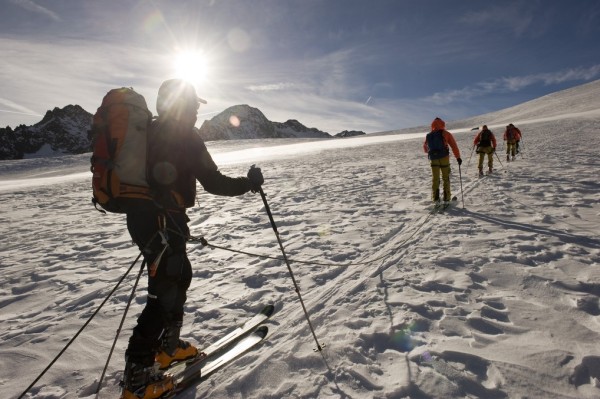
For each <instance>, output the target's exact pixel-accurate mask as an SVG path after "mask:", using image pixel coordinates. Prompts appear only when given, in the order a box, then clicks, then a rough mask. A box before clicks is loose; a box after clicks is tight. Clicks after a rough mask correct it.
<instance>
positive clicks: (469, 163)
mask: <svg viewBox="0 0 600 399" xmlns="http://www.w3.org/2000/svg"><path fill="white" fill-rule="evenodd" d="M474 150H475V146H473V147H472V148H471V155H469V160H468V161H467V169H469V165H471V157H472V156H473V151H474ZM458 166H459V168H458V169H459V171H460V165H458Z"/></svg>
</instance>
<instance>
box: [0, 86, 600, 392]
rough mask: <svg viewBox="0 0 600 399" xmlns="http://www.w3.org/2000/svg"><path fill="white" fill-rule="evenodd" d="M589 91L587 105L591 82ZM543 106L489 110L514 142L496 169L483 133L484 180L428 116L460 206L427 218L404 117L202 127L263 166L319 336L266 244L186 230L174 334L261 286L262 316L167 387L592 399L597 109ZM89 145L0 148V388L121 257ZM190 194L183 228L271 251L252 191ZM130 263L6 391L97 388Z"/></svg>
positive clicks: (242, 161) (595, 379)
mask: <svg viewBox="0 0 600 399" xmlns="http://www.w3.org/2000/svg"><path fill="white" fill-rule="evenodd" d="M586 90H589V87H587V86H586ZM574 92H575V93H576V92H577V91H574ZM567 97H569V96H567ZM590 98H592V99H595V100H594V101H596V107H595V109H596V110H600V93H597V95H596V96H591V97H590ZM551 104H552V107H548V106H546V107H544V108H535V109H543V111H544V113H539V114H537V113H532V114H531V115H532V116H531V118H529V119H520V120H519V123H517V120H516V119H514V118H512V117H511V115H510V114H505V115H506V119H504V120H496V121H495V123H497V125H496V126H494V125H492V126H490V127H491V128H492V130H493V131H494V132H495V134H496V136H497V137H499V138H500V140H499V142H500V143H501V142H502V140H501V136H502V129H501V127H502V126H503V125H504V124H506V123H508V122H513V123H516V124H517V126H521V127H522V131H523V136H524V139H523V146H522V149H523V151H522V153H521V154H520V155H519V156H518V158H517V160H516V161H515V162H510V163H507V162H506V158H505V157H504V154H503V152H502V150H503V146H502V144H499V151H498V152H499V155H500V156H501V157H500V160H501V161H502V164H500V162H498V159H496V164H495V165H496V167H497V173H496V174H493V175H491V176H487V177H485V178H482V179H479V178H477V177H476V170H477V169H476V168H477V166H476V163H477V160H476V156H475V155H473V154H472V152H471V146H472V139H473V136H474V134H475V132H471V131H469V129H466V128H465V129H463V130H462V133H461V132H457V131H456V130H453V129H452V124H450V125H449V126H448V128H449V130H450V131H453V132H455V133H457V134H456V139H457V141H458V144H459V146H460V148H461V150H462V158H463V160H464V163H463V166H462V168H461V169H460V170H459V169H458V168H457V167H456V163H455V162H454V161H452V184H453V193H454V194H457V195H458V197H459V201H458V204H457V205H456V206H453V207H451V208H450V209H449V210H447V211H446V212H445V213H444V214H434V215H432V214H430V212H429V210H430V203H429V195H430V193H429V191H430V182H431V177H430V168H429V166H428V161H427V158H426V155H425V154H423V153H422V140H423V132H418V131H416V132H413V133H417V134H416V135H410V134H396V135H387V136H373V137H369V136H366V137H365V136H362V137H358V138H348V139H343V140H319V141H307V140H300V141H298V140H290V141H287V140H285V141H274V140H264V141H262V140H261V141H256V140H254V141H251V142H249V141H242V142H237V143H233V142H227V143H208V145H209V149H210V150H211V152H212V153H213V155H214V158H215V159H216V161H217V163H218V164H219V165H220V166H221V170H222V171H223V172H224V173H226V174H228V175H233V176H235V175H244V174H245V173H246V171H247V169H248V167H249V166H250V165H251V164H252V163H257V165H258V166H260V167H261V168H262V170H263V173H264V175H265V177H266V182H265V185H264V190H265V192H266V193H267V196H268V197H267V198H268V201H269V204H270V207H271V210H272V211H273V216H274V218H275V221H276V222H277V225H278V230H279V233H280V235H281V238H282V240H283V243H284V245H285V249H286V253H287V255H288V257H289V258H290V260H291V262H290V264H291V267H292V269H293V271H294V274H295V277H296V280H297V281H298V284H299V286H300V292H301V294H302V296H303V299H304V302H305V304H306V306H307V310H308V312H309V314H310V318H311V322H312V324H313V326H314V327H315V332H316V335H317V337H318V339H319V342H322V343H324V344H325V345H326V346H325V348H324V350H323V351H322V352H320V353H319V352H315V351H313V349H314V348H315V347H316V344H315V341H314V339H313V337H312V335H311V333H310V331H309V329H308V323H307V322H306V319H305V317H304V314H303V312H302V309H301V306H300V303H299V300H298V297H297V295H296V293H295V291H294V287H293V284H292V281H291V278H290V275H289V273H288V270H287V267H286V266H285V264H284V263H283V262H282V261H281V260H278V259H265V258H262V257H258V256H249V255H244V254H239V253H234V252H230V251H227V250H224V249H209V248H204V247H202V245H200V244H197V243H191V244H190V245H189V256H190V259H191V261H192V263H193V265H194V279H193V282H192V286H191V288H190V290H189V292H188V295H189V297H188V302H187V304H186V313H187V316H186V319H185V326H184V328H183V334H184V336H185V338H186V339H189V340H192V341H195V342H196V343H198V345H200V346H202V345H205V344H208V343H210V342H213V341H215V340H217V339H218V338H219V337H221V336H222V335H224V334H225V333H227V332H229V331H230V330H231V329H233V328H234V326H235V325H237V324H238V323H241V322H243V321H244V320H245V318H246V317H247V316H248V315H249V314H250V313H252V312H255V311H257V310H259V309H260V308H261V307H262V305H263V304H265V303H268V302H273V303H275V305H276V313H275V314H274V316H273V317H272V319H271V320H270V321H269V322H268V323H267V325H268V327H269V330H270V333H269V336H268V338H267V340H266V342H265V343H264V344H263V345H262V346H260V347H259V348H258V349H257V350H255V351H253V352H251V353H249V354H247V355H246V356H244V357H243V358H240V359H238V360H237V361H235V363H233V364H231V365H230V366H228V367H227V368H225V369H223V370H221V371H220V372H218V373H216V374H215V375H213V376H212V377H211V378H210V379H209V380H208V381H207V382H206V383H203V384H200V385H198V386H196V387H195V388H191V389H189V390H188V391H186V392H185V393H184V394H183V395H182V397H183V398H317V397H318V398H467V397H468V398H524V397H528V398H599V397H600V383H599V380H600V345H599V342H600V340H599V338H600V307H599V303H598V300H599V297H600V268H599V263H600V238H599V237H598V236H599V233H600V227H599V224H598V221H599V216H600V181H599V179H598V170H599V167H600V158H598V132H599V131H600V112H597V111H594V110H593V107H590V104H589V103H588V104H586V107H588V108H587V109H585V110H583V111H585V113H584V114H581V113H579V112H582V111H581V110H579V109H578V108H577V105H576V103H575V104H573V103H569V102H568V101H566V102H560V101H555V100H553V102H552V103H551ZM565 104H568V105H567V106H565ZM537 106H539V104H538V105H537ZM524 108H527V104H525V105H523V106H522V107H521V108H519V112H520V115H525V114H527V109H524ZM578 113H579V114H578ZM485 122H486V121H485V120H482V123H485ZM457 126H458V124H457ZM465 126H469V125H463V126H462V127H465ZM470 127H472V126H470ZM415 137H416V138H415ZM261 143H264V147H260V144H261ZM280 143H286V144H283V145H278V144H280ZM88 159H89V154H84V155H80V156H64V157H59V158H51V159H41V158H38V159H27V160H21V161H6V162H0V222H1V229H2V234H1V235H0V254H1V256H0V268H1V270H2V284H1V285H0V322H1V323H2V329H1V330H0V387H1V391H2V397H7V398H15V397H18V396H19V395H20V394H21V393H22V392H23V391H24V390H25V388H26V387H27V386H28V385H29V384H30V383H31V382H32V381H33V380H34V379H35V378H36V377H37V376H38V375H39V374H40V373H41V372H42V370H43V369H44V368H45V367H46V366H47V365H48V364H49V363H50V361H51V360H52V359H54V357H55V356H56V355H57V354H58V353H59V352H60V351H61V349H63V348H64V347H65V345H66V344H67V342H68V341H69V340H70V339H71V338H72V337H73V335H74V334H75V333H76V332H77V331H78V330H79V329H80V328H81V326H82V325H83V324H84V323H85V322H86V321H87V320H88V319H89V317H90V316H91V315H92V313H93V312H94V311H95V310H96V309H97V308H98V306H99V305H100V304H101V303H102V301H103V300H104V299H105V298H106V296H107V295H108V293H109V292H110V290H111V289H112V288H113V287H114V286H115V284H116V283H117V281H118V280H119V279H120V278H121V277H122V276H123V274H124V273H125V272H126V270H127V268H128V267H129V265H130V264H131V262H132V261H133V260H134V259H135V257H136V256H137V255H138V251H137V249H136V248H135V247H134V246H133V245H132V243H131V241H130V238H129V235H128V233H127V231H126V228H125V223H124V219H123V217H122V216H120V215H106V216H103V215H101V214H100V213H98V212H97V211H96V210H95V209H94V208H93V207H92V205H91V203H90V197H91V190H90V178H91V174H90V172H89V171H88ZM459 172H460V173H459ZM460 177H462V189H463V190H462V193H461V184H460V180H459V179H460ZM461 194H464V195H461ZM463 200H464V207H463ZM198 203H199V205H198V206H197V207H195V208H193V209H191V210H190V211H189V216H190V218H191V222H190V228H191V231H192V234H193V235H194V236H196V237H199V236H204V237H205V238H206V239H207V240H208V242H209V243H210V244H213V245H216V246H222V247H227V248H231V249H233V250H242V251H246V252H251V253H254V254H261V255H267V256H270V257H280V256H281V252H280V251H279V247H278V245H277V241H276V238H275V235H274V232H273V230H272V229H271V226H270V224H269V220H268V218H267V215H266V212H265V208H264V206H263V204H262V201H261V199H260V197H259V196H258V195H252V194H247V195H245V196H242V197H237V198H227V197H217V196H212V195H210V194H208V193H205V192H201V193H199V195H198ZM138 269H139V267H138V266H134V268H133V270H132V272H131V274H130V275H129V276H127V278H126V279H125V283H124V285H123V286H122V287H120V288H119V289H118V290H117V292H116V293H115V294H114V295H113V296H112V297H111V298H110V299H109V300H108V302H107V303H106V305H105V306H104V308H102V309H101V310H100V312H99V313H98V314H97V316H96V317H95V318H94V319H93V320H92V322H91V323H90V324H89V326H88V327H87V328H86V329H85V330H84V331H83V332H82V333H81V335H80V336H79V337H78V338H77V339H76V340H75V342H74V343H73V345H72V346H71V347H69V348H68V349H67V350H66V351H65V353H64V354H63V355H62V356H61V357H60V359H59V360H58V361H57V362H56V363H55V364H54V366H53V367H51V368H50V370H49V371H48V372H47V373H46V374H45V375H44V376H43V377H42V378H41V380H40V381H39V382H38V383H37V384H36V385H35V386H34V387H33V388H32V389H31V390H30V391H29V393H27V394H26V396H25V397H28V398H93V397H95V394H94V391H95V388H96V385H97V381H98V379H99V377H100V374H101V372H102V368H103V366H104V363H105V361H106V358H107V356H108V353H109V350H110V347H111V345H112V341H113V338H114V336H115V333H116V331H117V328H118V325H119V321H120V318H121V316H122V314H123V311H124V307H125V304H126V301H127V298H128V296H129V294H130V290H131V289H132V286H133V281H134V280H135V277H136V274H137V271H138ZM144 293H145V281H144V279H142V282H141V286H140V287H139V288H138V295H137V296H136V298H135V300H134V302H133V305H132V308H131V310H130V313H129V316H128V318H127V321H126V323H125V326H124V328H123V331H122V332H121V336H120V338H119V340H118V342H117V346H116V349H115V353H114V355H113V358H112V360H111V362H110V365H109V368H108V372H107V376H106V378H105V380H104V383H103V386H102V390H101V391H100V395H99V397H100V398H115V397H118V391H119V390H118V387H117V386H116V384H117V383H118V381H119V379H120V377H121V373H122V368H123V362H124V359H123V352H124V349H125V347H126V344H127V339H128V337H129V334H130V331H131V328H132V326H133V323H134V321H135V318H136V315H137V314H139V312H140V311H141V309H142V306H143V303H144V301H145V294H144Z"/></svg>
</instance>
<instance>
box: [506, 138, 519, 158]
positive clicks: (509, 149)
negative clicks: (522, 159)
mask: <svg viewBox="0 0 600 399" xmlns="http://www.w3.org/2000/svg"><path fill="white" fill-rule="evenodd" d="M509 154H510V155H512V156H513V157H514V156H515V155H517V142H516V141H515V140H508V141H507V142H506V155H509Z"/></svg>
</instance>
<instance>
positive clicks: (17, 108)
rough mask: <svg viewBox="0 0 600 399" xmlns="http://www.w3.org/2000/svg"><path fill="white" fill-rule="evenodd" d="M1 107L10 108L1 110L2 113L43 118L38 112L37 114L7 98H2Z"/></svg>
mask: <svg viewBox="0 0 600 399" xmlns="http://www.w3.org/2000/svg"><path fill="white" fill-rule="evenodd" d="M0 105H2V106H4V107H8V108H10V109H0V112H9V113H11V114H21V115H32V116H41V114H39V113H38V112H35V111H33V110H31V109H29V108H27V107H24V106H22V105H19V104H17V103H15V102H13V101H10V100H8V99H6V98H1V97H0Z"/></svg>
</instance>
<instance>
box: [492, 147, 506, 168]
mask: <svg viewBox="0 0 600 399" xmlns="http://www.w3.org/2000/svg"><path fill="white" fill-rule="evenodd" d="M494 154H496V158H498V162H500V165H502V168H504V164H503V163H502V161H501V160H500V157H499V156H498V153H497V152H496V150H494Z"/></svg>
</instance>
